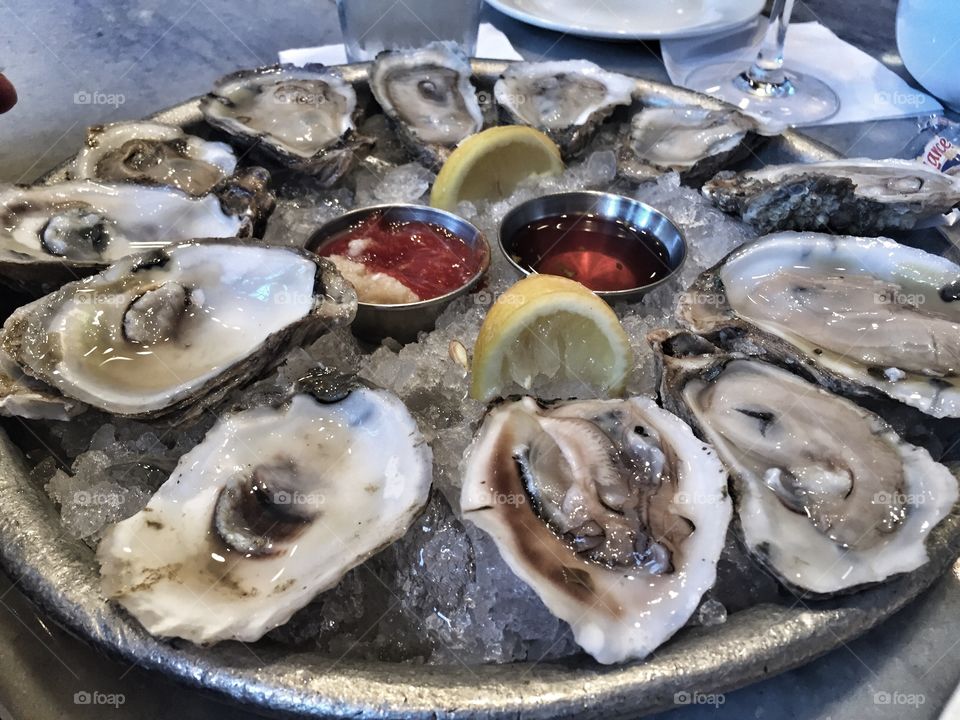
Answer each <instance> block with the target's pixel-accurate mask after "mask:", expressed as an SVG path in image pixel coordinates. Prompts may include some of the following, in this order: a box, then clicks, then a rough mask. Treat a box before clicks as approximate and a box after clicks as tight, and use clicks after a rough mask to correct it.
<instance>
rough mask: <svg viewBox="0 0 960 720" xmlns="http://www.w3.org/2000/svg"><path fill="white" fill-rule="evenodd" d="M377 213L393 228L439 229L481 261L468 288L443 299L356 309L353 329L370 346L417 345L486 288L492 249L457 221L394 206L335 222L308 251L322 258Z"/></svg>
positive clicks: (426, 209)
mask: <svg viewBox="0 0 960 720" xmlns="http://www.w3.org/2000/svg"><path fill="white" fill-rule="evenodd" d="M376 213H380V214H382V216H383V217H384V218H385V219H387V220H390V221H393V222H424V223H430V224H432V225H438V226H440V227H441V228H443V229H445V230H446V231H447V232H449V233H451V234H452V235H455V236H456V237H458V238H460V239H461V240H463V242H464V243H465V244H466V245H467V247H468V248H469V249H470V250H471V251H472V252H473V253H474V257H475V259H476V260H477V261H478V269H477V271H476V272H475V273H474V274H473V275H472V276H471V277H470V278H469V279H468V280H467V281H466V282H465V283H463V284H462V285H460V286H459V287H457V288H455V289H453V290H451V291H449V292H447V293H444V294H443V295H439V296H438V297H433V298H430V299H428V300H420V301H417V302H410V303H397V304H386V303H370V302H359V303H358V304H357V317H356V319H355V320H354V321H353V325H352V326H351V328H352V329H353V332H354V334H355V335H357V337H360V338H362V339H364V340H369V341H371V342H379V341H381V340H383V339H384V338H388V337H391V338H393V339H394V340H397V341H399V342H402V343H409V342H413V341H415V340H416V339H417V334H418V333H420V332H421V331H429V330H432V329H433V327H434V325H435V324H436V322H437V318H438V317H439V316H440V314H441V313H442V312H443V311H444V309H445V308H446V307H447V305H449V304H450V303H451V302H452V301H453V300H454V299H455V298H458V297H460V296H461V295H466V294H467V293H469V292H470V291H472V290H473V289H474V288H476V287H477V286H478V285H479V284H480V283H481V282H482V280H483V277H484V275H485V274H486V272H487V269H488V268H489V267H490V246H489V245H488V244H487V240H486V238H484V236H483V233H481V232H480V230H478V229H477V228H476V227H475V226H474V225H472V224H471V223H469V222H467V221H466V220H464V219H463V218H461V217H459V216H458V215H454V214H453V213H450V212H446V211H445V210H438V209H436V208H431V207H427V206H425V205H410V204H395V205H372V206H370V207H364V208H358V209H357V210H352V211H350V212H348V213H344V214H343V215H341V216H339V217H337V218H334V219H333V220H330V221H329V222H327V223H325V224H324V225H322V226H321V227H320V228H319V229H318V230H316V231H315V232H314V233H313V234H312V235H311V236H310V239H309V240H308V241H307V245H306V247H307V249H308V250H310V251H312V252H316V253H317V254H322V249H323V246H324V245H326V244H327V243H329V242H330V241H331V240H333V239H335V238H336V237H337V236H339V235H340V234H341V233H343V232H344V231H346V230H350V229H351V228H355V227H357V226H358V225H359V224H361V223H362V222H363V221H364V220H366V219H368V218H369V217H370V216H372V215H374V214H376Z"/></svg>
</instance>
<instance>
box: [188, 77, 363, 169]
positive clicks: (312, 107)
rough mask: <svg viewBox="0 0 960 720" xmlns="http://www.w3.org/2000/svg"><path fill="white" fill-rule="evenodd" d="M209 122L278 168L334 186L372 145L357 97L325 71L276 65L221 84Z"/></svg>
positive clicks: (204, 107)
mask: <svg viewBox="0 0 960 720" xmlns="http://www.w3.org/2000/svg"><path fill="white" fill-rule="evenodd" d="M200 109H201V111H202V112H203V116H204V118H206V120H207V122H208V123H210V124H211V125H213V126H215V127H218V128H220V129H221V130H224V131H226V132H228V133H229V134H230V135H233V136H234V137H236V138H237V139H239V140H241V141H242V142H244V143H246V144H255V145H256V146H257V148H258V149H260V150H264V151H266V153H267V154H268V155H269V156H271V157H272V158H274V159H275V160H278V161H279V162H281V163H283V164H284V165H287V166H289V167H292V168H294V169H295V170H299V171H301V172H305V173H309V174H311V175H316V176H317V177H318V178H319V179H320V181H321V182H323V183H325V184H327V185H332V184H333V183H335V182H336V181H337V180H339V179H340V177H341V176H342V175H343V174H344V173H346V172H347V170H349V169H350V166H351V164H352V163H353V160H354V155H355V153H356V152H357V151H358V150H360V149H362V148H364V147H365V146H367V145H369V143H370V141H369V140H368V139H366V138H363V137H360V136H359V135H358V134H357V132H356V125H355V122H356V119H357V116H358V115H359V113H360V110H359V108H358V106H357V94H356V92H355V91H354V89H353V86H352V85H350V83H348V82H346V81H345V80H344V79H343V78H342V77H341V76H340V74H339V73H338V72H337V71H336V70H332V69H329V68H325V67H323V66H322V65H305V66H304V67H302V68H297V67H293V66H290V65H274V66H271V67H264V68H259V69H257V70H242V71H240V72H237V73H234V74H232V75H227V76H226V77H224V78H221V79H220V80H219V81H218V82H217V84H216V86H215V87H214V89H213V92H211V93H210V94H208V95H205V96H204V97H203V99H202V100H201V101H200Z"/></svg>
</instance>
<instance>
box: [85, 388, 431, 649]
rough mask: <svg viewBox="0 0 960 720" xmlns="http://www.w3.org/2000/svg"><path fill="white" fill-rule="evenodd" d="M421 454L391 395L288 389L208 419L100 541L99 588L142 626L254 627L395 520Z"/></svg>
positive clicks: (282, 618)
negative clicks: (165, 475)
mask: <svg viewBox="0 0 960 720" xmlns="http://www.w3.org/2000/svg"><path fill="white" fill-rule="evenodd" d="M431 465H432V463H431V454H430V449H429V447H428V446H427V444H426V442H425V441H424V440H423V438H422V437H421V435H420V432H419V430H418V429H417V425H416V423H415V422H414V420H413V418H412V417H411V416H410V413H409V412H408V411H407V409H406V407H404V405H403V403H402V402H400V400H399V399H398V398H397V397H395V396H394V395H392V394H390V393H388V392H386V391H383V390H371V389H366V388H358V389H354V390H352V392H349V394H347V395H346V397H344V398H342V399H338V400H336V401H334V402H330V401H329V399H328V398H326V397H323V398H321V399H318V398H316V397H314V396H313V395H312V394H310V393H306V392H300V393H297V394H294V395H293V396H292V398H291V399H289V400H288V401H287V402H285V403H283V404H282V405H280V406H279V407H278V406H272V405H267V406H260V407H254V408H252V409H247V410H244V411H241V412H238V413H234V414H230V415H227V416H226V417H224V418H223V419H221V420H220V421H219V422H218V423H217V424H216V425H215V426H214V427H213V428H212V429H211V430H210V431H209V432H208V433H207V435H206V437H205V438H204V439H203V441H202V442H201V443H200V444H199V445H197V446H196V447H195V448H194V449H193V450H191V451H190V452H188V453H187V454H186V455H184V456H183V457H182V458H181V459H180V462H179V463H178V465H177V467H176V468H175V469H174V471H173V473H172V474H171V476H170V478H169V479H168V480H167V481H166V482H165V483H164V484H163V486H161V488H160V489H159V490H158V491H157V493H156V494H155V495H154V496H153V498H151V500H150V502H149V503H148V504H147V506H146V508H144V509H143V510H141V511H140V512H139V513H137V514H136V515H134V516H132V517H130V518H128V519H126V520H123V521H122V522H120V523H117V524H116V525H114V526H112V527H110V528H109V529H108V530H107V531H106V534H105V535H104V538H103V540H102V542H101V543H100V546H99V548H98V549H97V559H98V560H99V561H100V565H101V569H100V572H101V576H102V584H103V590H104V594H105V595H106V596H107V597H110V598H112V599H114V600H116V601H117V602H119V603H120V604H121V605H123V607H124V608H126V609H127V610H128V611H129V612H130V613H131V614H132V615H133V616H134V617H136V618H137V619H138V620H139V621H140V622H141V623H142V624H143V626H144V627H145V628H146V629H147V630H148V631H149V632H151V633H153V634H154V635H160V636H175V637H181V638H185V639H187V640H190V641H192V642H195V643H203V644H207V643H214V642H217V641H220V640H242V641H248V642H249V641H254V640H257V639H258V638H260V637H261V636H262V635H263V634H264V633H265V632H267V631H268V630H270V629H271V628H274V627H276V626H278V625H281V624H283V623H285V622H286V621H287V620H289V619H290V616H291V615H293V613H294V612H295V611H297V610H298V609H300V608H301V607H303V606H304V605H306V604H307V603H308V602H310V600H311V599H313V597H314V596H315V595H317V594H318V593H320V592H322V591H324V590H327V589H328V588H331V587H333V586H334V585H336V584H337V582H338V581H339V580H340V578H341V577H342V576H343V575H344V573H346V572H347V571H348V570H349V569H350V568H352V567H354V566H356V565H359V564H360V563H361V562H363V561H364V560H366V559H367V558H368V557H370V556H372V555H374V554H375V553H377V552H378V551H380V550H381V549H383V548H384V547H386V546H387V545H389V544H390V543H391V542H393V541H394V540H396V539H398V538H399V537H401V536H402V535H403V534H404V533H406V531H407V528H408V527H409V526H410V524H411V523H412V522H413V520H414V518H415V517H416V516H417V514H418V513H419V512H420V510H421V509H422V508H423V506H424V505H425V504H426V502H427V498H428V495H429V492H430V483H431V479H432V469H431Z"/></svg>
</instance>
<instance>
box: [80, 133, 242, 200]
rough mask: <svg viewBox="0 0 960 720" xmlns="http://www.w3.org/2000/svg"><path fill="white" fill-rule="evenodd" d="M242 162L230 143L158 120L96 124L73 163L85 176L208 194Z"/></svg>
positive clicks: (91, 178) (82, 176)
mask: <svg viewBox="0 0 960 720" xmlns="http://www.w3.org/2000/svg"><path fill="white" fill-rule="evenodd" d="M236 166H237V157H236V155H234V153H233V150H231V149H230V146H229V145H226V144H224V143H220V142H210V141H208V140H201V139H200V138H198V137H196V136H194V135H188V134H186V133H185V132H183V131H182V130H181V129H180V128H177V127H172V126H170V125H164V124H162V123H157V122H146V121H143V122H121V123H113V124H111V125H95V126H94V127H91V128H89V129H88V130H87V139H86V141H85V142H84V145H83V148H82V149H81V150H80V153H79V154H78V155H77V158H76V160H74V163H73V170H72V175H73V176H74V177H77V178H81V179H88V180H106V181H110V182H124V181H129V182H136V183H140V184H142V185H169V186H171V187H175V188H177V189H178V190H183V191H184V192H186V193H189V194H190V195H204V194H206V193H208V192H210V191H211V190H212V189H213V188H214V187H215V186H216V185H217V184H218V183H220V182H221V181H223V180H225V179H226V178H227V177H229V176H230V175H231V174H233V171H234V169H235V168H236Z"/></svg>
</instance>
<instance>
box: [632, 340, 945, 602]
mask: <svg viewBox="0 0 960 720" xmlns="http://www.w3.org/2000/svg"><path fill="white" fill-rule="evenodd" d="M650 339H651V342H652V344H653V345H654V349H655V352H656V354H657V358H658V362H659V364H660V366H661V368H662V375H661V397H662V398H663V400H664V404H665V406H666V407H668V408H669V409H671V410H672V411H673V412H675V413H677V414H678V415H680V416H681V417H683V418H685V419H687V420H688V421H689V422H690V423H691V425H693V426H694V427H695V428H698V429H699V431H700V433H701V435H702V436H703V437H704V439H706V440H708V441H709V442H710V443H711V444H712V445H713V446H714V447H715V448H716V450H717V453H718V455H719V456H720V459H721V460H723V462H724V464H725V465H726V466H727V468H728V469H729V470H730V473H731V476H732V478H733V483H734V484H733V487H734V490H735V492H734V496H735V499H736V503H737V513H738V517H739V521H740V526H741V528H742V530H743V536H744V540H745V542H746V545H747V547H748V549H749V550H750V551H751V552H752V553H753V554H754V555H756V556H758V557H759V558H760V559H761V561H762V562H763V563H764V564H766V565H767V566H768V567H770V568H771V569H772V570H773V571H774V572H775V573H776V575H777V576H779V578H780V579H781V580H782V581H783V582H784V583H785V584H787V585H789V586H791V587H793V588H798V589H800V590H802V591H806V592H810V593H813V594H817V595H827V594H831V593H837V592H844V591H852V590H855V589H857V588H859V587H861V586H864V585H868V584H872V583H877V582H882V581H884V580H887V579H889V578H890V577H892V576H894V575H896V574H898V573H904V572H910V571H912V570H915V569H917V568H918V567H920V566H921V565H923V564H924V563H925V562H926V561H927V550H926V540H927V537H928V536H929V534H930V532H931V531H932V530H933V529H934V527H936V525H937V524H938V523H939V522H940V521H941V520H943V519H944V518H945V517H946V516H947V515H948V514H949V513H950V512H951V509H952V508H953V506H954V503H956V501H957V495H958V492H957V479H956V477H955V476H954V475H953V473H951V472H950V470H948V469H947V468H946V467H944V466H943V465H941V464H939V463H937V462H934V460H933V459H932V458H931V457H930V454H929V453H928V452H927V451H926V450H924V449H923V448H919V447H916V446H914V445H911V444H909V443H907V442H905V441H904V440H902V439H901V438H900V437H899V436H898V435H897V434H896V433H895V432H894V431H893V430H892V429H891V428H890V427H889V426H888V425H887V424H886V423H885V422H884V421H883V420H882V419H880V418H879V417H878V416H877V415H874V414H873V413H871V412H869V411H867V410H865V409H863V408H861V407H860V406H859V405H856V404H855V403H853V402H851V401H850V400H847V399H845V398H842V397H840V396H838V395H834V394H833V393H830V392H828V391H826V390H824V389H823V388H821V387H819V386H817V385H816V384H814V383H812V382H809V381H807V380H806V379H804V378H802V377H800V376H799V375H797V374H794V373H793V372H790V371H788V370H786V369H784V368H782V367H778V366H776V365H773V364H770V363H768V362H765V361H763V360H760V359H757V358H755V357H750V356H748V355H744V354H741V353H736V352H734V353H727V352H722V351H720V350H719V349H718V348H716V347H714V346H712V345H711V344H710V343H709V342H707V341H706V340H704V339H703V338H700V337H697V336H693V335H690V334H688V333H679V334H672V333H670V332H669V331H655V332H654V333H652V334H651V338H650ZM795 369H797V368H795ZM800 371H802V368H801V369H800Z"/></svg>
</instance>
